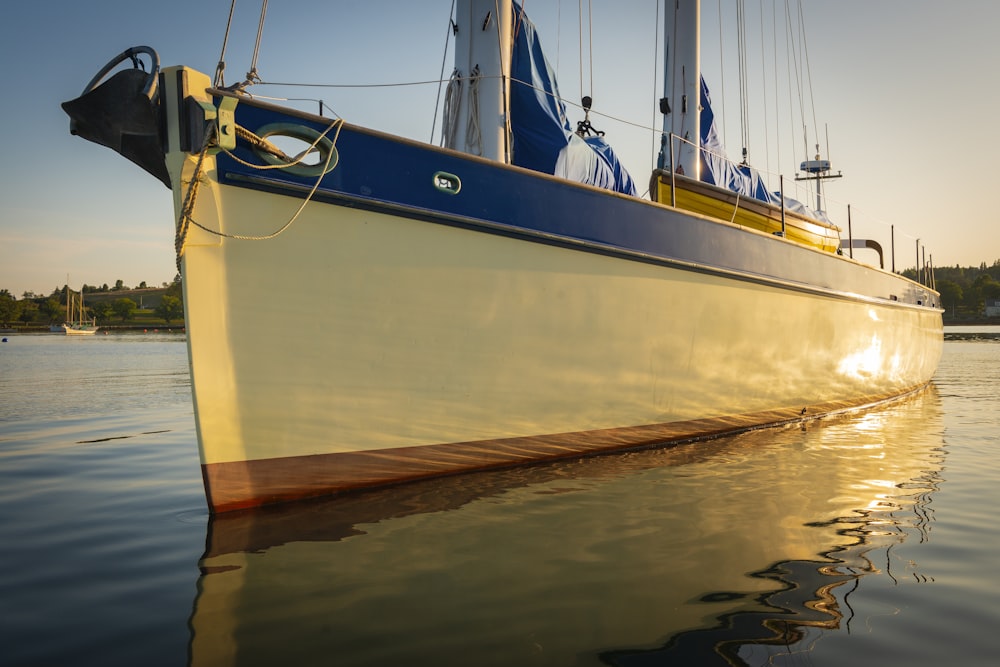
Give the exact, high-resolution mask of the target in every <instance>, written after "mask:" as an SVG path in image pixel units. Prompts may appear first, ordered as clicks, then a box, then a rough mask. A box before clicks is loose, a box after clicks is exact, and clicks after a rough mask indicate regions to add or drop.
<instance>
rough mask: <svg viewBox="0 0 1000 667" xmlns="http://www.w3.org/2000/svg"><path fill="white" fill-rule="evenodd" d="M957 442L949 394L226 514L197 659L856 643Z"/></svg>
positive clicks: (649, 652)
mask: <svg viewBox="0 0 1000 667" xmlns="http://www.w3.org/2000/svg"><path fill="white" fill-rule="evenodd" d="M942 442H943V426H942V418H941V409H940V401H939V398H938V395H937V393H936V391H935V389H934V388H933V387H931V388H930V389H928V390H926V391H924V392H922V393H920V394H918V395H915V396H912V397H910V398H908V399H905V400H903V401H900V402H897V403H894V404H891V405H888V406H885V407H883V408H880V409H878V410H873V411H869V412H864V413H854V414H847V415H842V416H840V417H836V418H829V419H826V420H822V421H815V422H805V423H803V424H801V425H798V426H791V427H786V428H783V429H769V430H762V431H756V432H751V433H746V434H743V435H740V436H733V437H727V438H720V439H718V440H715V441H711V442H701V443H691V444H685V445H679V446H674V447H670V448H664V449H650V450H645V451H640V452H631V453H626V454H617V455H610V456H601V457H595V458H590V459H582V460H576V461H561V462H556V463H551V464H542V465H537V466H533V467H527V468H519V469H511V470H500V471H492V472H482V473H475V474H468V475H461V476H455V477H451V478H444V479H437V480H428V481H424V482H418V483H412V484H408V485H403V486H399V487H396V488H388V489H381V490H378V491H371V492H364V493H357V494H353V495H347V496H344V497H341V498H333V499H325V500H322V501H312V502H306V503H298V504H295V503H292V504H286V505H280V506H274V507H267V508H261V509H257V510H251V511H245V512H233V513H226V514H220V515H216V516H214V517H212V518H211V519H210V522H209V529H208V537H207V547H206V553H205V555H204V557H203V559H202V561H201V572H202V574H201V577H200V580H199V585H198V595H197V599H196V601H195V604H194V610H193V613H192V618H191V623H190V626H191V630H192V636H191V661H192V664H194V665H225V664H232V665H250V664H279V663H280V664H307V663H314V662H316V661H317V660H320V659H322V661H323V662H324V664H338V665H383V664H410V665H419V664H435V665H450V664H456V665H457V664H463V665H469V664H475V665H515V664H516V665H535V664H537V665H565V664H575V665H587V664H593V665H601V664H605V665H607V664H611V665H645V664H681V663H674V662H673V660H675V659H680V658H685V659H687V660H688V661H689V662H688V663H685V664H713V663H712V661H713V660H714V661H715V662H716V663H717V664H758V658H760V656H761V655H765V654H766V653H767V652H768V651H769V650H770V649H769V647H775V648H774V650H775V651H777V650H779V648H780V650H781V651H782V652H788V651H790V650H792V651H794V650H795V649H794V647H795V645H796V643H799V644H807V643H813V642H815V641H816V639H817V633H822V632H824V631H826V630H837V629H844V628H845V626H848V625H849V623H850V622H851V620H852V612H851V608H850V594H851V592H852V591H853V589H854V588H855V587H857V586H858V585H859V583H860V582H861V581H862V579H863V578H864V577H865V576H866V575H871V574H877V575H887V576H893V574H892V571H891V570H892V558H893V557H892V554H891V548H892V546H893V545H894V544H898V543H899V542H900V541H901V540H903V539H906V536H907V535H909V534H913V533H914V532H916V533H917V534H919V535H921V536H922V537H923V536H925V535H926V529H927V522H928V521H929V520H930V517H929V511H930V510H929V502H930V493H931V492H932V491H933V490H934V489H935V486H936V484H937V483H938V481H939V478H938V477H937V471H939V470H940V469H941V465H942V458H943V455H944V454H943V450H942ZM876 563H878V564H876ZM898 567H899V568H900V569H906V568H910V569H911V570H912V568H914V567H915V565H914V564H912V563H910V564H906V563H903V564H901V565H899V566H898ZM907 575H908V576H910V575H913V576H919V575H917V574H916V573H914V572H908V573H907ZM692 660H694V661H695V662H690V661H692ZM766 661H767V658H766V655H765V657H764V658H763V659H761V662H764V663H766Z"/></svg>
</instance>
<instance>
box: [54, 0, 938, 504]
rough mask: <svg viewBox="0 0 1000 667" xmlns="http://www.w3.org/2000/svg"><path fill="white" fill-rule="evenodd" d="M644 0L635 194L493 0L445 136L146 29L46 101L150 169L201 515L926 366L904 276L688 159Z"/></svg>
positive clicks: (634, 433) (456, 90)
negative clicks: (167, 199)
mask: <svg viewBox="0 0 1000 667" xmlns="http://www.w3.org/2000/svg"><path fill="white" fill-rule="evenodd" d="M666 4H667V7H668V11H666V12H665V13H666V15H667V19H668V21H670V22H671V23H670V25H669V26H668V27H667V28H666V29H665V30H664V34H665V35H668V36H670V39H669V40H666V41H667V42H668V43H667V49H665V51H666V53H665V58H666V60H667V63H668V64H667V66H666V67H664V71H665V72H670V73H676V75H677V76H676V77H675V79H673V80H671V81H669V82H668V85H667V89H666V90H665V91H664V100H665V102H664V103H662V104H661V108H660V111H661V113H662V114H663V116H664V129H663V137H664V140H663V145H664V146H666V147H667V148H666V149H665V150H664V152H663V155H664V158H663V160H662V161H661V164H660V165H658V168H657V169H656V170H654V171H653V173H652V179H651V180H652V187H651V188H650V190H651V192H650V194H651V197H650V198H643V197H641V196H638V195H637V194H636V188H635V187H634V182H633V181H632V179H631V177H630V176H629V175H628V174H627V173H626V172H625V171H624V169H623V168H622V166H621V164H620V163H619V162H618V160H617V158H616V157H615V155H614V152H613V151H612V150H611V147H610V145H609V144H608V142H607V141H606V140H605V137H604V136H602V133H596V134H595V133H593V132H591V131H589V130H590V128H589V122H583V123H580V124H578V128H577V129H574V128H572V126H571V124H570V122H569V120H568V118H567V115H566V110H567V107H566V104H565V102H564V101H563V99H562V98H561V97H560V96H559V92H558V86H557V85H556V81H555V77H554V73H553V71H552V69H551V68H550V66H549V64H548V62H547V61H546V60H545V57H544V55H543V53H542V50H541V41H540V39H539V36H538V34H537V31H536V29H535V26H534V25H533V24H532V23H531V21H530V20H528V17H527V15H526V14H525V12H524V10H523V9H522V7H521V6H519V5H518V4H517V3H514V2H511V0H499V2H498V1H497V0H459V1H458V2H457V6H456V14H455V16H454V19H453V25H454V29H453V30H454V34H455V35H456V38H455V66H454V67H455V74H454V76H453V78H452V81H453V83H454V85H449V87H448V88H449V91H450V92H449V93H448V97H447V98H446V104H445V108H446V112H445V120H446V122H445V126H446V127H445V134H446V136H447V140H446V141H445V144H446V145H445V146H444V147H438V146H435V145H432V144H427V143H421V142H417V141H413V140H410V139H404V138H401V137H397V136H392V135H389V134H386V133H382V132H378V131H375V130H372V129H368V128H365V127H362V126H360V125H354V124H348V123H346V122H344V121H343V120H342V119H334V120H331V119H330V118H326V117H323V116H318V115H314V114H311V113H306V112H303V111H299V110H296V109H292V108H288V107H284V106H279V105H276V104H273V103H270V102H266V101H263V100H262V99H260V98H258V97H255V96H252V95H249V94H247V93H246V92H245V89H246V88H247V86H248V85H252V84H253V81H248V82H246V83H245V84H240V85H237V86H228V87H227V86H225V85H224V82H223V81H222V77H221V71H222V69H221V68H220V70H219V73H218V74H217V77H216V80H215V81H214V82H213V80H212V79H211V78H210V77H209V76H208V75H206V74H203V73H200V72H198V71H196V70H193V69H190V68H187V67H169V68H167V69H165V70H163V71H162V72H161V71H160V69H159V58H158V56H157V54H156V52H155V51H154V50H153V49H152V48H150V47H147V46H139V47H134V48H131V49H128V50H126V51H125V52H123V53H121V54H120V55H119V56H117V57H116V58H114V59H112V60H111V62H109V63H108V65H106V66H105V67H104V68H103V69H101V70H100V71H99V72H98V74H97V75H96V76H95V77H94V78H93V79H92V80H91V82H90V83H89V84H88V85H87V86H86V89H85V91H84V94H83V95H81V96H80V97H79V98H77V99H75V100H72V101H70V102H66V103H65V104H64V105H63V108H64V109H65V110H66V112H67V113H68V114H69V115H70V117H71V131H72V132H73V133H74V134H77V135H79V136H82V137H84V138H86V139H88V140H91V141H94V142H95V143H99V144H102V145H105V146H108V147H111V148H112V149H114V150H116V151H117V152H119V153H120V154H121V155H123V156H124V157H126V158H128V159H130V160H132V161H133V162H135V163H136V164H137V165H139V166H141V167H142V168H143V169H145V170H146V171H148V172H149V173H150V174H152V175H153V176H155V177H156V178H158V179H159V180H160V181H161V182H163V183H164V184H165V185H166V186H167V187H168V188H171V189H172V190H173V191H174V202H175V212H176V218H175V223H176V225H175V231H176V248H177V255H178V266H179V269H180V271H181V274H182V276H183V286H184V308H185V319H186V323H187V325H188V350H189V354H190V363H191V378H192V385H193V398H194V405H195V413H196V416H197V428H198V438H199V450H200V454H201V462H202V472H203V478H204V483H205V490H206V495H207V498H208V504H209V507H210V509H211V510H212V511H213V512H224V511H229V510H236V509H241V508H247V507H253V506H257V505H263V504H268V503H275V502H280V501H285V500H292V499H297V498H305V497H311V496H321V495H327V494H333V493H339V492H344V491H349V490H352V489H359V488H365V487H372V486H378V485H385V484H393V483H400V482H405V481H408V480H414V479H418V478H422V477H428V476H434V475H447V474H454V473H459V472H462V471H468V470H476V469H485V468H493V467H501V466H511V465H516V464H523V463H529V462H532V461H539V460H546V459H554V458H560V457H576V456H584V455H590V454H596V453H603V452H610V451H616V450H622V449H626V448H629V447H639V446H648V445H651V444H661V443H670V442H680V441H691V440H697V439H702V438H708V437H713V436H717V435H720V434H724V433H733V432H739V431H741V430H746V429H753V428H758V427H761V426H767V425H773V424H781V423H788V422H790V421H796V420H800V419H803V418H813V417H818V416H821V415H824V414H829V413H831V412H836V411H840V410H846V409H855V408H859V407H863V406H869V405H873V404H876V403H879V402H882V401H886V400H889V399H893V398H897V397H899V396H902V395H905V394H907V393H910V392H914V391H918V390H920V389H922V388H924V387H925V386H926V385H927V384H928V383H929V382H930V380H931V378H932V376H933V375H934V372H935V369H936V368H937V364H938V360H939V358H940V355H941V350H942V338H943V335H942V332H943V329H942V319H941V315H942V309H941V308H940V307H939V305H938V303H939V296H938V293H937V292H936V291H935V290H934V289H933V281H932V280H926V281H925V284H922V283H919V282H916V281H914V280H909V279H907V278H905V277H903V276H901V275H898V274H896V273H893V272H891V271H887V270H884V269H882V268H880V267H877V266H870V265H868V264H864V263H862V262H859V261H856V260H854V259H853V258H851V257H849V256H846V255H844V254H842V252H841V250H840V248H841V247H851V246H850V245H848V246H844V245H843V244H844V242H845V239H841V238H840V233H841V230H840V228H839V227H837V226H836V225H833V224H832V223H829V222H827V221H825V220H823V219H820V218H817V217H813V216H812V214H810V213H809V212H801V211H798V210H796V211H790V210H788V207H789V203H788V201H787V200H786V198H785V197H784V196H783V195H782V196H778V195H776V194H775V192H774V190H775V189H777V188H776V186H772V187H771V188H770V189H765V190H764V191H763V193H762V194H761V198H757V197H756V194H755V193H757V191H758V190H757V188H756V185H757V183H758V179H756V178H755V177H754V175H753V173H752V172H750V171H743V170H742V169H741V166H740V165H731V166H730V167H725V168H723V169H721V170H717V169H714V168H710V167H711V166H710V165H706V166H705V168H704V169H703V168H702V167H703V165H704V163H705V162H706V161H708V160H715V161H716V162H718V160H720V159H721V158H719V156H717V155H715V154H712V155H709V153H710V151H709V149H708V148H706V146H705V145H704V142H702V144H701V145H699V144H698V139H699V137H701V136H703V134H702V132H701V130H700V129H699V127H700V126H699V125H698V120H699V116H700V113H701V109H702V105H701V104H699V103H698V102H697V100H699V95H700V85H701V77H700V71H699V70H700V68H699V62H700V61H699V59H698V55H697V52H698V43H697V32H698V30H699V23H700V18H699V17H700V14H699V5H698V3H697V2H696V1H694V0H676V1H672V2H669V3H666ZM262 18H263V17H262ZM446 18H447V19H451V17H442V20H445V19H446ZM676 36H680V38H681V39H680V40H678V41H679V42H680V43H678V41H675V37H676ZM688 38H690V39H688ZM128 61H131V62H132V63H133V67H131V68H126V69H121V70H119V71H117V72H115V70H116V68H118V67H119V65H121V64H122V63H126V62H128ZM140 62H145V63H147V65H146V68H145V69H140V68H139V63H140ZM351 67H352V71H353V70H354V66H353V65H352V66H351ZM252 71H254V72H255V71H256V68H255V67H254V68H253V69H252ZM112 72H114V74H112ZM109 75H110V76H109ZM105 79H107V80H105ZM637 113H642V114H644V115H646V114H648V113H649V110H642V111H640V112H637ZM272 140H273V141H272ZM280 140H296V141H298V142H299V143H300V144H302V143H303V142H304V145H305V146H306V147H307V150H303V151H302V155H307V154H309V155H311V156H312V158H314V159H312V161H311V162H310V163H308V164H306V163H305V161H303V160H302V159H301V158H298V157H290V156H288V155H286V154H285V153H284V152H283V151H282V150H280V149H279V148H278V147H277V146H276V145H275V144H282V141H280ZM317 155H318V158H316V156H317ZM710 173H711V174H714V177H713V178H714V180H706V179H707V176H708V174H710ZM726 174H729V175H731V176H732V178H731V179H730V178H728V177H725V178H723V176H725V175H726ZM730 181H732V182H735V183H742V186H744V187H741V189H740V190H738V191H737V192H733V191H731V190H729V189H727V187H728V186H729V182H730ZM918 268H919V267H918ZM288 322H295V323H296V325H295V326H292V327H289V326H287V323H288ZM275 340H281V341H282V344H281V345H274V343H273V341H275ZM831 465H836V462H831Z"/></svg>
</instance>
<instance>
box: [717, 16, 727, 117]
mask: <svg viewBox="0 0 1000 667" xmlns="http://www.w3.org/2000/svg"><path fill="white" fill-rule="evenodd" d="M718 15H719V64H720V65H722V64H723V63H725V62H726V58H725V53H724V52H723V44H725V42H726V40H725V39H723V37H722V0H719V6H718ZM719 71H720V79H721V81H720V84H721V85H722V136H723V137H725V136H727V135H726V68H725V67H724V66H722V67H720V68H719Z"/></svg>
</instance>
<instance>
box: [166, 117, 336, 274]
mask: <svg viewBox="0 0 1000 667" xmlns="http://www.w3.org/2000/svg"><path fill="white" fill-rule="evenodd" d="M343 126H344V121H343V119H342V118H337V119H335V120H334V121H333V122H332V123H330V125H329V126H328V127H327V128H326V129H325V130H323V132H322V134H320V135H319V136H318V137H316V140H315V141H314V142H313V143H312V145H310V147H309V148H307V149H306V150H304V151H302V152H301V153H299V155H298V156H296V157H295V158H292V159H290V161H289V162H288V163H287V164H279V165H260V164H252V163H250V162H247V161H246V160H242V159H240V158H239V157H237V156H236V155H233V154H232V153H231V152H230V151H223V152H225V153H226V155H228V156H229V157H231V158H233V159H234V160H236V161H237V162H239V163H240V164H243V165H245V166H248V167H251V168H253V169H259V170H261V171H264V170H268V169H285V168H288V167H291V166H294V165H296V164H299V163H300V162H302V160H303V159H305V156H306V155H308V154H309V153H311V152H312V151H313V150H314V149H315V148H316V146H317V145H318V144H319V142H320V141H322V140H323V138H324V137H325V136H326V135H327V134H329V133H330V131H331V130H333V129H334V128H336V132H335V133H334V136H333V140H332V142H331V143H332V145H331V146H330V150H329V151H328V152H327V155H326V161H325V162H324V163H323V168H322V170H321V171H320V174H319V176H318V177H317V178H316V182H315V183H313V186H312V189H310V190H309V193H308V194H307V195H306V197H305V199H304V200H303V201H302V204H300V205H299V207H298V209H297V210H296V211H295V213H294V214H293V215H292V217H291V218H290V219H289V220H288V221H287V222H286V223H285V224H283V225H282V226H281V227H279V228H278V229H276V230H275V231H273V232H271V233H270V234H264V235H260V236H249V235H244V234H229V233H226V232H222V231H220V230H217V229H211V228H209V227H206V226H205V225H203V224H201V223H200V222H198V221H197V220H195V219H194V218H193V217H192V215H191V214H192V213H193V211H194V205H195V201H196V199H197V195H198V188H199V185H200V184H201V179H202V168H203V167H204V162H205V156H206V155H207V153H208V150H209V148H210V147H211V145H212V142H213V140H214V139H215V130H214V128H213V130H212V131H210V132H208V133H207V135H206V137H205V143H204V144H203V145H202V149H201V152H200V154H199V155H198V163H197V164H196V165H195V169H194V173H193V174H192V176H191V185H190V186H189V187H188V190H187V192H186V193H185V195H184V203H183V205H182V206H181V215H180V218H179V219H178V221H177V226H176V235H175V238H174V249H175V250H176V253H177V270H178V271H180V266H181V256H182V255H183V254H184V244H185V241H186V239H187V232H188V230H189V229H190V226H191V225H194V226H195V227H198V228H199V229H202V230H204V231H206V232H208V233H209V234H214V235H215V236H221V237H223V238H227V239H236V240H240V241H267V240H270V239H273V238H275V237H277V236H278V235H279V234H281V233H283V232H284V231H286V230H287V229H288V228H289V227H291V226H292V223H294V222H295V221H296V220H297V219H298V217H299V215H301V213H302V211H303V210H304V209H305V207H306V204H308V203H309V202H310V201H311V200H312V198H313V195H315V194H316V190H317V189H319V185H320V183H321V182H322V181H323V177H324V176H326V174H327V172H328V171H329V167H330V161H331V160H332V159H333V155H334V153H335V152H336V147H337V139H338V138H339V137H340V131H341V129H342V128H343ZM237 134H238V135H240V136H243V137H244V138H246V135H247V134H249V135H251V136H253V137H254V138H256V140H257V142H258V145H261V146H264V145H270V144H269V142H267V140H265V139H262V138H260V137H257V135H255V134H253V133H252V132H250V131H249V130H247V129H245V128H241V127H239V126H237ZM275 151H276V153H275ZM269 152H272V153H275V154H281V155H284V153H282V152H281V151H280V150H278V149H276V148H275V149H274V150H270V149H269Z"/></svg>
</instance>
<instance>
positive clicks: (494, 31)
mask: <svg viewBox="0 0 1000 667" xmlns="http://www.w3.org/2000/svg"><path fill="white" fill-rule="evenodd" d="M513 16H514V9H513V3H512V0H459V2H458V7H457V9H456V12H455V20H456V31H457V33H456V38H455V74H454V75H453V77H457V81H458V82H459V86H460V88H458V89H457V97H458V99H457V100H456V99H450V100H449V103H450V105H451V107H452V108H456V105H457V110H458V111H457V113H454V114H452V117H451V119H449V120H448V121H446V122H450V123H454V126H453V131H451V132H449V131H448V129H447V128H446V135H448V136H453V137H454V140H453V141H448V142H447V146H448V148H454V149H456V150H460V151H463V152H466V153H471V154H472V155H481V156H483V157H485V158H489V159H491V160H498V161H500V162H508V163H509V162H510V145H511V139H510V117H509V108H510V104H509V100H510V62H511V44H512V36H513V29H512V25H511V23H512V19H513ZM449 88H450V89H451V88H452V86H449ZM453 94H454V93H452V91H451V90H449V96H451V95H453Z"/></svg>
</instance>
